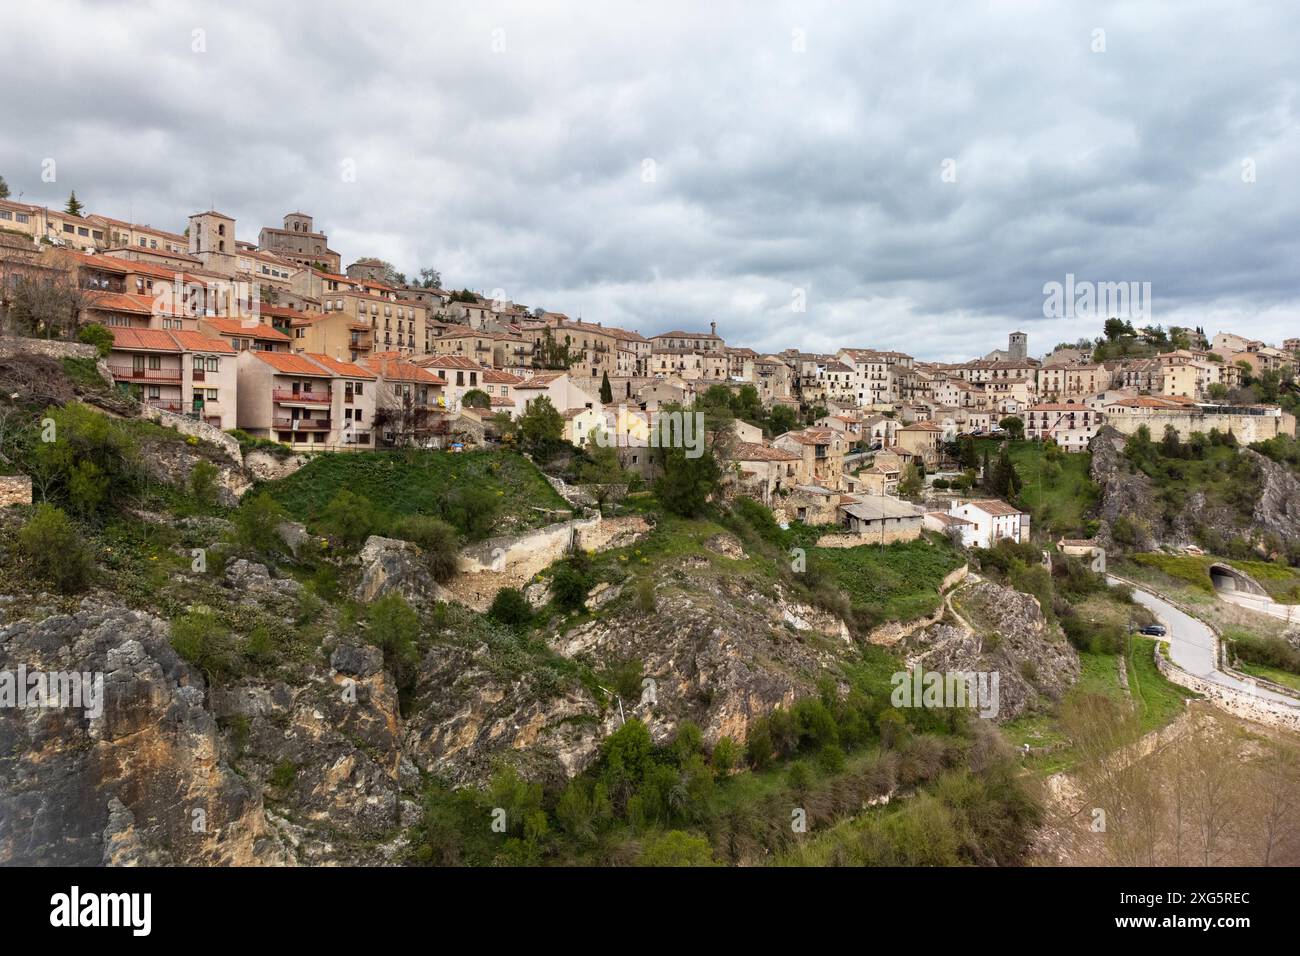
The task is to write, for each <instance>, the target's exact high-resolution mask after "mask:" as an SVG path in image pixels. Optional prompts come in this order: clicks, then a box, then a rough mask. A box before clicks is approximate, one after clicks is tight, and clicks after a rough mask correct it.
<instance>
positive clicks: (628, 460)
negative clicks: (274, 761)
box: [0, 194, 1300, 541]
mask: <svg viewBox="0 0 1300 956" xmlns="http://www.w3.org/2000/svg"><path fill="white" fill-rule="evenodd" d="M342 262H343V259H342V257H341V255H340V253H338V252H337V251H335V250H334V249H333V248H331V246H330V240H329V236H328V234H326V233H325V232H323V231H320V230H319V229H318V227H317V225H316V223H315V222H314V220H313V218H312V217H311V216H310V215H307V214H305V213H301V212H293V213H289V214H287V215H285V216H284V218H283V222H282V224H281V225H280V226H275V227H270V226H267V227H262V228H261V229H260V230H259V232H258V236H257V241H256V242H251V241H245V240H241V239H239V238H237V236H236V222H235V220H234V219H232V218H230V217H229V216H226V215H224V214H222V213H219V212H216V211H213V210H209V211H206V212H199V213H194V214H193V215H191V216H189V218H188V225H187V226H186V227H185V229H184V231H183V232H181V233H175V232H168V231H165V230H160V229H155V228H152V227H150V226H145V225H139V224H133V223H129V222H125V221H123V220H120V219H115V218H112V217H109V216H106V215H98V214H94V213H89V212H86V211H85V210H84V208H83V207H82V205H81V203H80V201H78V200H76V198H75V194H74V196H73V197H72V198H71V199H70V200H69V203H68V204H67V205H66V206H65V208H64V209H63V210H57V209H53V208H50V207H47V206H40V205H33V204H25V203H19V202H14V201H11V200H0V279H2V280H3V281H2V282H0V290H2V291H0V312H2V313H3V314H4V316H5V317H6V321H7V323H8V326H9V328H10V329H11V330H15V329H16V330H23V329H24V328H25V331H26V333H27V334H31V335H35V336H38V337H49V336H51V335H55V336H64V337H70V338H71V337H75V336H76V335H78V334H82V335H83V336H84V330H85V328H86V327H88V326H98V327H102V328H103V329H106V330H107V332H108V334H109V335H111V343H108V344H107V354H106V361H107V365H108V370H109V372H110V373H111V376H112V380H113V382H114V383H115V384H116V386H117V387H118V388H120V389H122V390H124V391H126V392H127V393H129V394H130V395H132V396H134V397H135V398H136V399H138V400H139V401H140V402H141V403H142V404H143V405H144V406H145V407H146V408H148V409H156V410H158V411H160V412H164V413H168V414H172V415H179V416H183V417H186V418H189V419H192V420H195V421H198V422H202V423H205V424H207V425H210V426H212V427H214V428H216V429H220V430H226V431H231V430H236V429H237V430H238V431H239V432H240V433H241V434H243V435H246V436H251V437H252V438H254V439H261V440H268V441H273V442H279V443H282V444H284V445H286V446H287V447H289V448H291V449H294V450H298V451H346V450H360V449H370V448H385V447H388V448H392V447H398V446H401V447H410V446H418V447H427V448H455V449H463V448H467V447H477V446H482V445H483V444H484V443H487V442H492V441H494V440H495V439H496V438H497V437H499V433H500V432H501V431H502V428H503V427H504V428H506V429H507V430H508V427H509V426H504V425H503V423H504V422H505V421H508V420H517V419H518V418H519V416H521V415H523V414H524V413H525V412H526V411H527V410H528V409H529V407H530V406H532V404H533V403H534V402H536V401H537V400H539V399H545V400H546V402H547V403H549V405H550V406H551V407H552V408H553V409H554V410H555V411H557V412H558V413H559V414H560V415H561V416H562V417H563V438H564V440H566V441H568V442H571V443H572V444H574V445H577V446H583V445H587V444H590V443H592V442H593V441H594V439H595V437H596V436H597V435H599V434H600V433H602V432H603V433H604V435H603V436H601V437H602V438H604V437H607V438H608V440H609V443H610V444H612V445H614V446H615V447H617V448H618V449H619V451H618V454H619V458H620V464H621V465H622V467H624V468H626V469H628V470H630V471H633V472H639V473H641V474H643V475H645V476H646V477H653V474H652V471H653V467H654V464H653V457H652V456H650V455H648V454H646V453H645V450H644V449H645V446H646V445H647V443H648V440H649V434H650V432H651V431H652V430H653V429H652V421H653V416H654V415H655V413H656V412H658V411H659V410H660V409H661V408H664V407H673V408H692V407H695V406H696V405H697V402H700V401H701V400H702V399H704V398H705V396H707V395H710V390H711V389H713V390H717V389H722V390H726V392H727V393H731V394H733V395H737V394H739V393H741V392H742V390H744V389H751V390H752V394H753V396H754V398H756V400H757V402H758V403H759V404H760V405H761V406H762V409H763V414H764V415H766V416H767V421H766V423H765V426H764V427H759V426H758V425H756V424H753V423H749V424H747V423H746V422H744V421H738V422H737V423H736V425H735V427H734V432H735V434H734V435H733V438H734V441H731V442H728V443H726V445H725V447H721V446H720V447H719V448H718V449H717V451H718V454H719V457H721V458H723V459H724V460H725V461H726V462H728V463H729V464H731V465H733V466H734V467H733V468H731V469H730V470H729V472H728V476H727V480H728V481H729V482H732V483H733V484H734V486H735V490H736V491H739V492H740V493H744V494H748V495H752V496H753V497H756V498H758V499H759V500H761V501H763V502H764V503H765V504H769V505H776V506H777V509H778V512H783V515H784V517H788V518H789V519H799V520H810V521H815V522H817V523H821V522H825V521H836V520H838V521H840V522H842V523H844V524H846V525H848V526H850V527H852V528H853V529H854V530H856V531H858V532H860V533H862V534H873V535H877V536H879V535H880V534H883V533H886V526H888V532H887V533H888V535H890V536H894V535H900V534H901V535H904V536H914V535H915V534H917V533H919V531H920V528H921V526H922V518H921V516H920V513H919V512H917V511H915V509H908V508H906V507H902V508H900V507H899V506H897V505H895V504H890V503H888V502H886V501H885V500H884V499H886V498H892V497H896V496H897V494H898V489H899V486H900V484H902V485H904V486H905V487H908V488H910V487H911V486H912V485H914V484H915V483H916V481H917V480H918V479H921V478H923V477H924V476H926V475H930V476H934V475H935V474H936V473H938V474H939V480H940V481H941V482H944V483H946V482H947V481H948V479H952V480H953V483H954V485H955V487H956V489H957V490H962V489H963V486H965V487H967V488H968V487H969V479H963V478H962V476H961V474H960V472H961V470H962V469H961V467H960V463H959V462H957V461H956V460H955V459H954V457H953V455H952V454H951V453H950V452H951V449H952V448H953V447H954V442H955V441H956V440H957V439H958V438H959V437H981V436H993V435H1000V434H1003V433H1004V429H1005V428H1006V427H1007V426H1008V425H1010V426H1011V427H1012V428H1014V430H1015V434H1014V437H1016V438H1020V437H1024V438H1028V439H1031V440H1041V441H1047V440H1050V441H1051V442H1053V443H1054V444H1055V445H1056V446H1057V447H1059V448H1060V449H1062V450H1064V451H1066V452H1080V451H1084V450H1085V449H1086V448H1087V447H1088V445H1089V443H1090V442H1091V441H1092V439H1093V438H1094V437H1095V435H1096V434H1097V432H1098V430H1099V429H1100V428H1101V427H1102V426H1103V425H1109V426H1111V427H1113V428H1114V429H1116V430H1117V431H1118V432H1120V433H1121V434H1123V435H1132V434H1134V433H1135V432H1136V431H1137V430H1138V429H1139V428H1143V427H1145V428H1146V429H1147V430H1148V432H1149V433H1150V434H1151V435H1153V436H1155V437H1156V438H1160V437H1161V436H1163V435H1164V434H1165V431H1166V429H1167V428H1172V429H1173V430H1174V432H1175V433H1176V434H1177V435H1178V436H1179V437H1180V438H1181V439H1182V440H1184V441H1185V440H1187V439H1188V438H1189V437H1190V436H1191V435H1192V434H1194V433H1197V432H1200V433H1206V434H1208V433H1210V432H1212V431H1218V432H1222V433H1225V434H1226V433H1230V434H1232V435H1233V436H1235V438H1236V439H1237V440H1239V441H1240V442H1241V443H1243V444H1251V443H1255V442H1260V441H1266V440H1268V439H1271V438H1274V437H1276V436H1279V435H1284V436H1291V437H1294V435H1295V416H1294V412H1295V410H1296V407H1295V406H1296V393H1295V389H1294V374H1293V370H1294V367H1295V364H1296V361H1297V356H1298V355H1300V339H1297V338H1291V339H1287V340H1286V341H1283V342H1280V343H1277V344H1276V345H1270V344H1268V343H1265V342H1261V341H1258V340H1254V339H1251V338H1249V337H1246V336H1243V335H1238V334H1235V333H1233V332H1229V331H1221V332H1218V333H1217V334H1216V335H1215V336H1214V337H1213V340H1212V341H1207V340H1206V337H1205V334H1204V333H1203V332H1202V331H1201V330H1192V329H1181V328H1171V329H1168V330H1164V329H1159V328H1141V329H1135V328H1134V327H1133V326H1132V325H1131V324H1130V323H1126V322H1124V321H1122V320H1121V319H1119V318H1113V319H1111V320H1110V321H1109V322H1107V324H1106V330H1105V335H1104V336H1102V337H1099V338H1098V339H1097V340H1096V341H1095V342H1093V341H1089V340H1087V339H1085V340H1084V341H1082V342H1080V343H1075V344H1063V345H1059V346H1057V347H1055V348H1054V349H1052V350H1051V351H1050V352H1048V353H1047V354H1046V355H1045V356H1044V357H1042V358H1034V357H1031V355H1030V350H1029V341H1028V336H1027V335H1026V333H1024V332H1019V331H1016V332H1012V333H1011V334H1010V335H1009V337H1008V341H1007V345H1006V348H996V349H993V350H992V351H990V352H989V353H988V354H986V355H983V356H980V357H975V358H972V359H971V360H970V361H966V362H958V363H939V362H927V361H924V360H923V359H921V358H917V357H914V356H911V355H906V354H903V353H901V352H896V351H884V350H878V349H873V348H869V347H863V346H862V343H857V342H853V343H845V345H844V347H842V348H840V349H839V350H838V351H836V352H834V353H833V354H829V353H828V354H811V353H807V352H804V351H801V350H800V349H799V348H798V347H797V346H796V345H794V344H792V346H791V347H789V348H786V349H783V350H781V351H780V352H777V353H763V352H758V351H755V350H753V349H750V348H746V347H744V346H741V345H734V344H733V345H729V344H728V343H727V342H726V340H725V339H724V337H723V336H722V335H720V334H719V331H718V328H717V324H716V323H711V324H710V327H709V329H708V330H707V331H704V330H697V331H682V330H669V331H662V332H655V333H653V334H648V335H646V334H643V333H642V332H641V331H638V330H632V329H623V328H618V327H613V326H608V325H604V324H602V323H601V322H599V321H581V320H575V319H572V318H570V317H569V316H568V315H566V314H564V313H562V312H554V311H547V310H545V309H543V308H540V307H538V308H529V307H528V306H527V305H525V304H521V303H516V302H513V301H509V300H506V299H503V298H495V299H494V298H490V297H488V296H485V295H482V294H479V293H476V292H471V291H468V290H462V291H447V290H446V289H444V288H441V287H440V283H441V277H440V276H439V275H438V274H437V273H436V272H435V271H434V270H423V273H422V276H421V278H420V280H419V281H416V282H410V281H407V278H406V276H404V275H401V274H399V273H397V272H396V271H395V269H394V268H393V267H392V266H391V265H390V264H388V263H386V262H382V261H380V260H377V259H374V258H368V257H361V258H358V259H357V260H356V261H354V262H352V263H351V264H349V265H347V266H346V268H345V267H344V266H343V265H342ZM646 331H647V332H649V330H646ZM711 396H712V397H711V398H709V404H711V405H717V404H718V403H719V402H724V401H725V397H724V395H723V393H721V392H719V391H714V392H712V393H711ZM873 452H875V454H871V453H873ZM867 458H869V459H870V460H869V464H868V466H867V467H861V465H862V463H863V462H864V459H867ZM946 472H954V473H953V474H947V473H946ZM909 477H910V481H909ZM933 482H934V477H931V478H930V484H931V485H932V484H933ZM958 507H959V506H956V505H954V509H957V508H958ZM960 507H964V506H960ZM951 516H952V518H955V519H956V520H958V521H963V520H967V519H968V518H969V512H968V511H961V512H960V513H959V511H958V510H953V511H952V512H951ZM926 520H928V521H929V523H930V524H931V525H933V526H935V527H940V526H944V527H951V526H952V522H951V520H949V519H948V518H945V517H942V516H932V517H931V518H929V519H926ZM981 520H983V519H981ZM985 525H987V527H989V528H991V527H992V524H991V522H987V521H986V522H985ZM1017 537H1018V538H1024V539H1027V533H1026V534H1023V535H1022V534H1017ZM980 540H984V541H987V533H985V534H982V535H981V536H980Z"/></svg>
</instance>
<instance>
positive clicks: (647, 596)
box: [636, 574, 656, 614]
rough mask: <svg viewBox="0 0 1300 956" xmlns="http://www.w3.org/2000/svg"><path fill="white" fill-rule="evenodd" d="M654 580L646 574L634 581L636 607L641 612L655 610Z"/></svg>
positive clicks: (646, 612)
mask: <svg viewBox="0 0 1300 956" xmlns="http://www.w3.org/2000/svg"><path fill="white" fill-rule="evenodd" d="M655 607H656V602H655V582H654V578H652V577H650V576H649V575H648V574H647V575H645V576H644V577H639V578H637V581H636V609H637V610H638V611H640V612H641V613H642V614H653V613H654V612H655Z"/></svg>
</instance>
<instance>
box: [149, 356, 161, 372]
mask: <svg viewBox="0 0 1300 956" xmlns="http://www.w3.org/2000/svg"><path fill="white" fill-rule="evenodd" d="M149 368H150V369H152V370H154V371H160V370H161V369H162V356H161V355H150V356H149Z"/></svg>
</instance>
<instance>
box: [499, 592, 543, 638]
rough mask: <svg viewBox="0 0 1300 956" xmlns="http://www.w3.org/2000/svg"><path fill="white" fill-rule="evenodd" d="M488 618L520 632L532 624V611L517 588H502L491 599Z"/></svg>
mask: <svg viewBox="0 0 1300 956" xmlns="http://www.w3.org/2000/svg"><path fill="white" fill-rule="evenodd" d="M488 617H489V618H491V619H492V620H494V621H496V622H497V623H498V624H502V625H504V626H505V627H508V628H511V629H513V630H516V631H522V630H524V629H525V628H527V627H528V625H529V624H531V623H532V620H533V609H532V608H531V607H530V606H529V605H528V600H527V599H526V598H525V597H524V596H523V594H522V592H520V590H519V589H518V588H502V589H501V590H500V591H498V592H497V596H496V597H495V598H493V599H492V606H491V607H490V608H488Z"/></svg>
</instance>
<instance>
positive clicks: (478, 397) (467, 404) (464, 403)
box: [460, 388, 492, 408]
mask: <svg viewBox="0 0 1300 956" xmlns="http://www.w3.org/2000/svg"><path fill="white" fill-rule="evenodd" d="M460 404H461V407H463V408H491V407H492V396H491V395H489V394H488V393H487V392H485V391H483V389H481V388H471V389H470V390H469V391H468V392H466V393H465V394H464V395H462V396H461V398H460Z"/></svg>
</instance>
